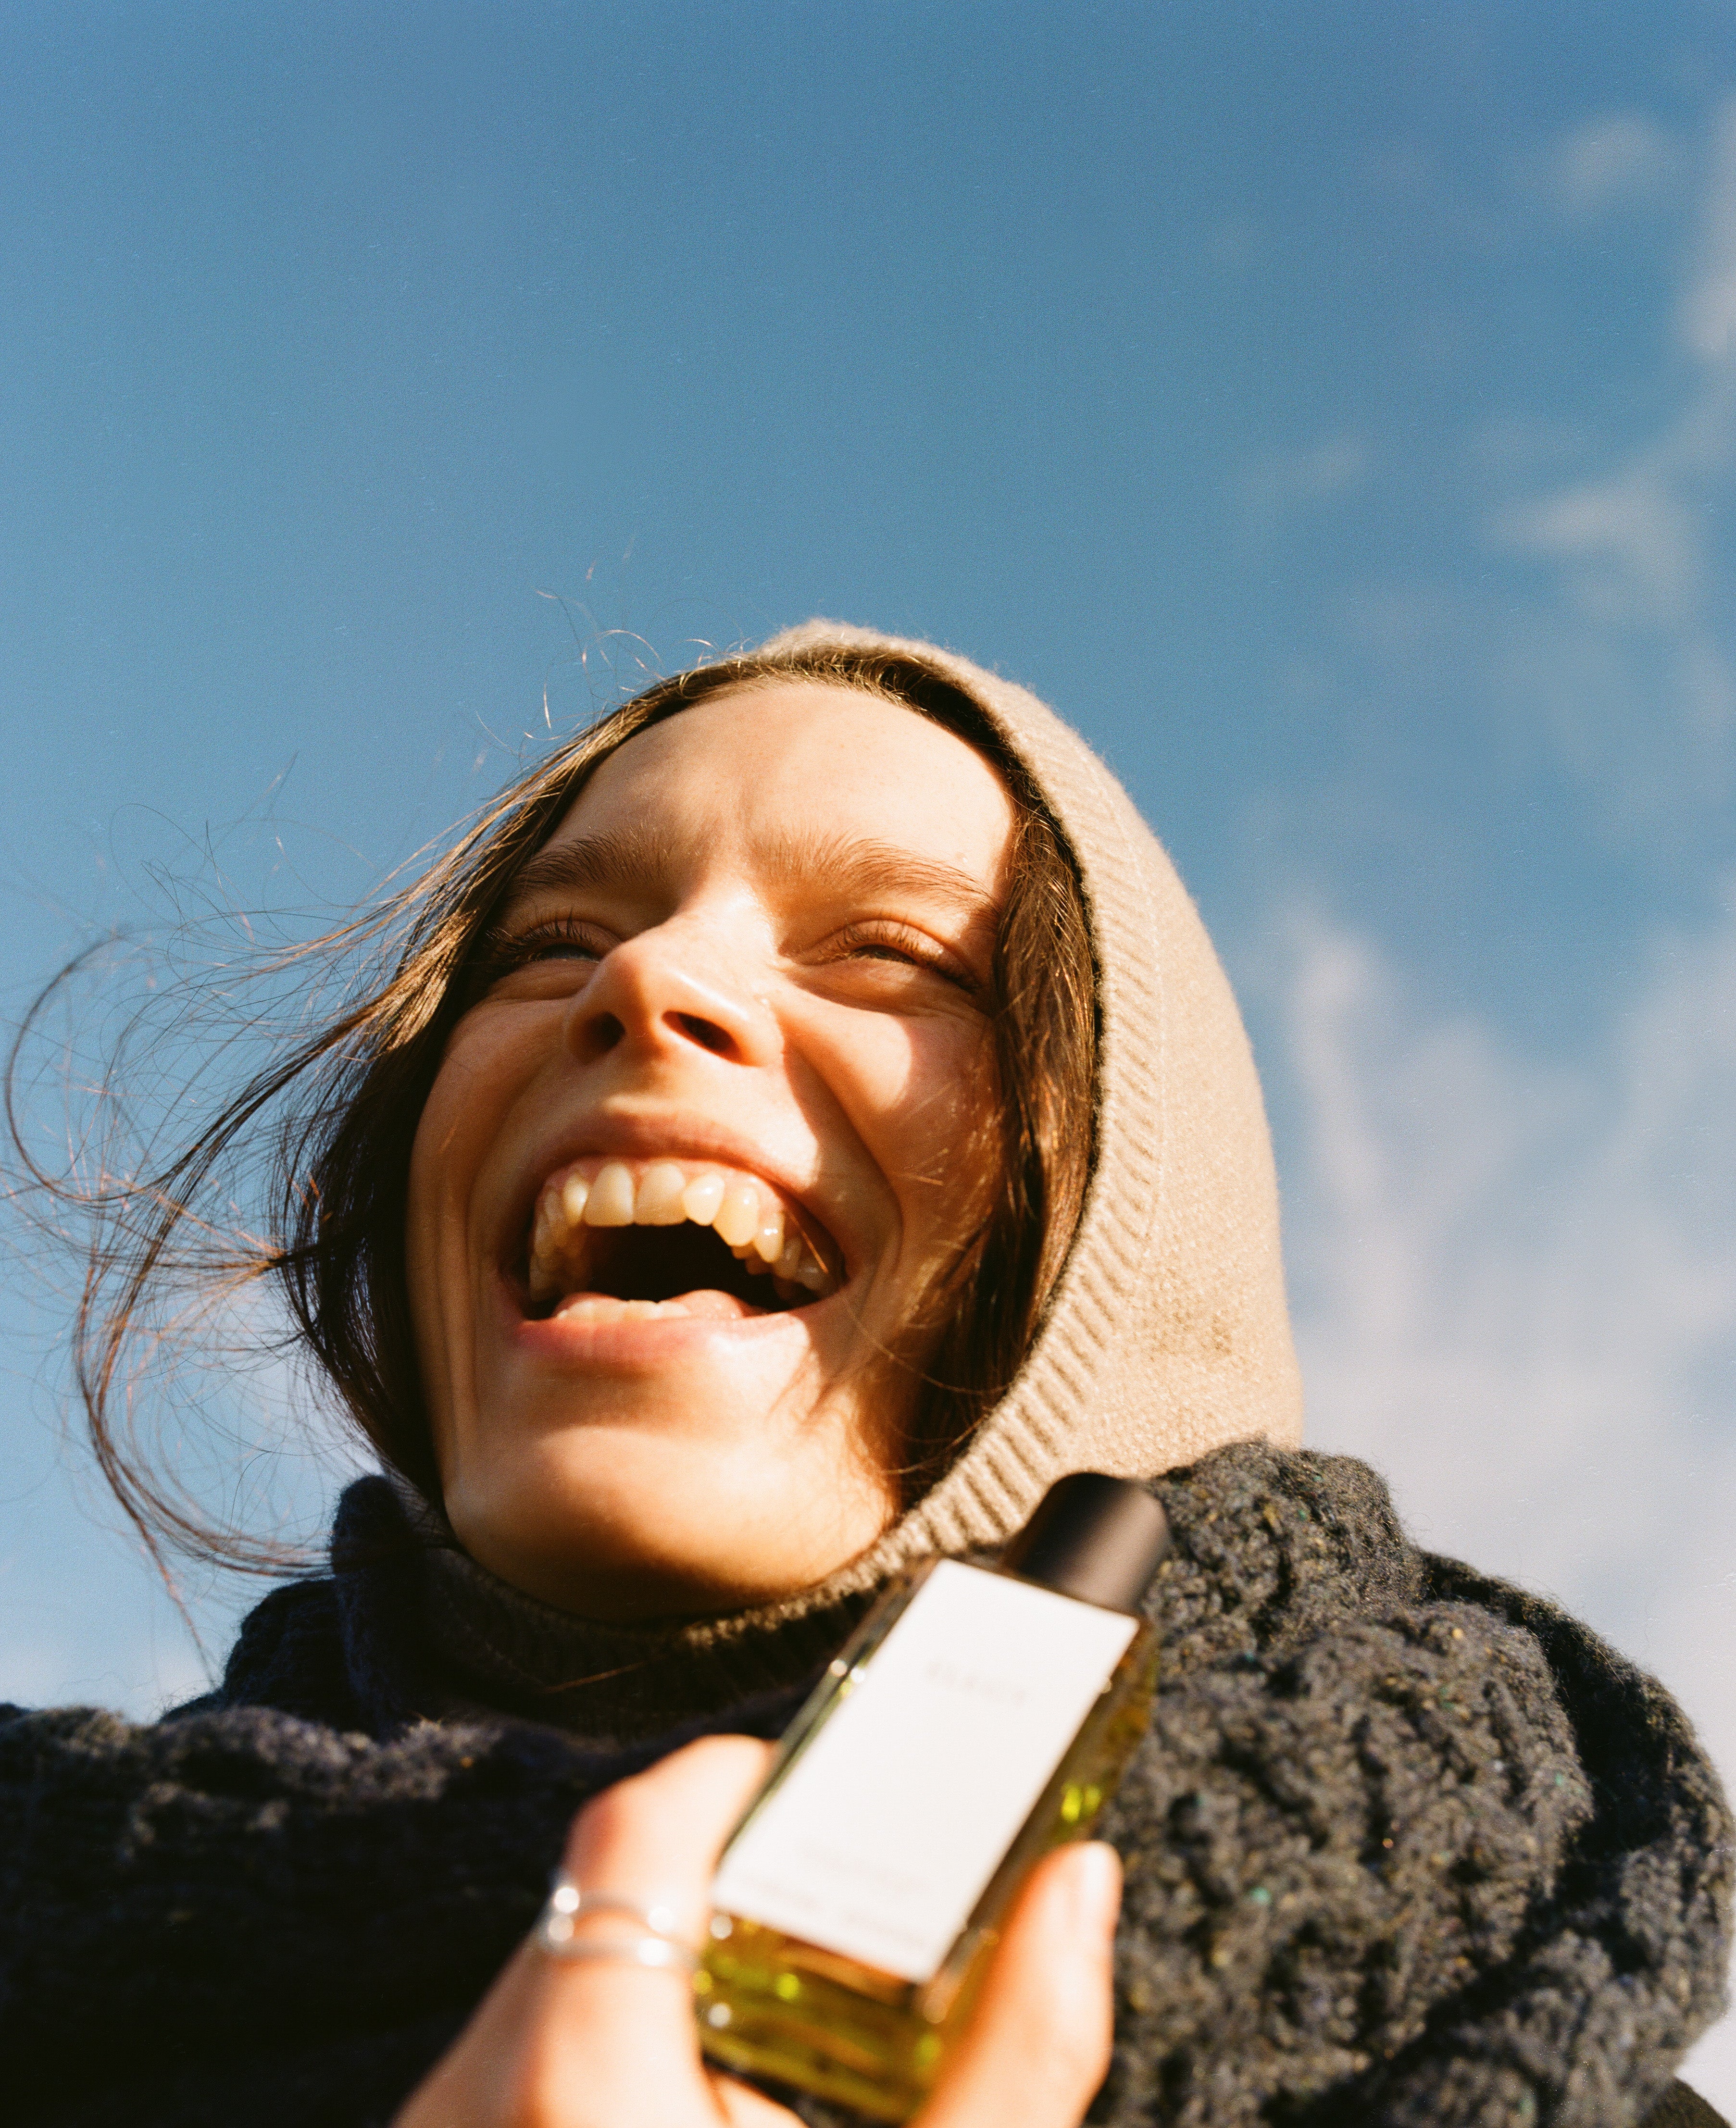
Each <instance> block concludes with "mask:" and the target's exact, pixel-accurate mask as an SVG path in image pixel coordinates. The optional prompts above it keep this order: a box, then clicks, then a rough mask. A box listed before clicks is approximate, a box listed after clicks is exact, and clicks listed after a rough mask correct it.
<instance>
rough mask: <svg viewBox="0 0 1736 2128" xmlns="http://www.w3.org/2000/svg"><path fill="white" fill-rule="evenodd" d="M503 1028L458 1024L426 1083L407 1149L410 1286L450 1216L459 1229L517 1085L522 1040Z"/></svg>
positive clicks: (434, 1249)
mask: <svg viewBox="0 0 1736 2128" xmlns="http://www.w3.org/2000/svg"><path fill="white" fill-rule="evenodd" d="M525 1046H526V1045H523V1044H515V1043H510V1042H508V1041H507V1040H505V1039H503V1038H502V1030H496V1029H492V1028H489V1027H488V1026H487V1025H481V1026H477V1027H471V1026H470V1025H468V1024H464V1025H461V1026H459V1028H457V1029H455V1030H454V1033H453V1036H452V1038H451V1040H450V1041H449V1043H448V1044H447V1047H446V1053H445V1056H444V1057H442V1058H441V1060H440V1070H439V1071H437V1072H436V1073H435V1079H434V1084H433V1085H432V1086H431V1087H430V1089H429V1090H428V1099H427V1100H426V1103H425V1104H424V1105H423V1109H422V1114H421V1122H420V1123H418V1124H417V1125H416V1138H415V1140H414V1142H413V1143H412V1144H411V1149H410V1182H409V1190H408V1196H407V1204H406V1231H407V1238H408V1243H409V1270H410V1277H411V1284H412V1287H413V1286H414V1285H415V1283H416V1280H417V1278H418V1276H419V1275H426V1273H427V1272H428V1271H430V1268H431V1266H432V1265H433V1262H434V1260H435V1255H436V1252H437V1247H438V1243H439V1242H440V1237H442V1235H443V1234H445V1233H447V1232H448V1231H449V1223H450V1222H453V1221H454V1220H455V1221H456V1227H455V1228H454V1229H453V1231H454V1233H456V1234H457V1235H459V1236H461V1235H462V1233H463V1218H462V1208H463V1206H464V1203H465V1201H466V1199H468V1195H469V1192H470V1190H471V1187H472V1185H473V1183H474V1181H475V1179H476V1174H477V1170H478V1166H479V1165H480V1162H481V1161H482V1159H483V1156H484V1154H485V1153H486V1152H487V1151H488V1147H490V1145H492V1143H494V1142H496V1140H497V1138H498V1136H499V1133H500V1128H501V1123H502V1119H503V1117H504V1116H505V1114H507V1110H508V1109H510V1107H511V1102H512V1099H513V1096H514V1095H515V1093H516V1091H517V1081H518V1079H519V1077H520V1076H521V1071H520V1070H519V1069H517V1068H515V1063H514V1058H515V1054H517V1055H521V1054H522V1052H523V1049H524V1047H525Z"/></svg>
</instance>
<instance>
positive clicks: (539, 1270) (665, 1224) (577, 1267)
mask: <svg viewBox="0 0 1736 2128" xmlns="http://www.w3.org/2000/svg"><path fill="white" fill-rule="evenodd" d="M525 1283H526V1289H527V1290H528V1293H529V1295H530V1313H531V1314H532V1315H534V1316H538V1317H541V1318H549V1317H551V1316H559V1317H561V1318H564V1319H565V1318H573V1319H576V1320H578V1321H587V1320H592V1321H618V1320H624V1319H625V1320H633V1319H636V1318H651V1317H656V1316H665V1315H676V1316H679V1315H749V1314H751V1315H766V1314H773V1313H778V1312H780V1311H782V1310H785V1309H794V1308H801V1307H806V1305H807V1304H808V1303H809V1302H811V1301H814V1300H819V1299H824V1298H825V1296H826V1295H827V1294H830V1293H835V1291H836V1290H838V1288H839V1285H841V1284H842V1283H843V1279H842V1275H841V1271H840V1268H839V1254H838V1250H837V1247H836V1245H835V1243H834V1242H832V1241H831V1239H830V1236H828V1235H826V1234H825V1233H823V1232H822V1231H820V1229H818V1228H816V1226H815V1224H814V1223H813V1222H812V1220H811V1218H809V1217H808V1215H806V1214H801V1215H799V1218H798V1215H797V1214H796V1213H795V1212H794V1211H793V1209H792V1208H791V1207H790V1206H788V1205H787V1204H786V1203H785V1201H784V1199H782V1197H780V1196H779V1195H778V1194H777V1192H776V1191H775V1190H773V1189H772V1188H771V1186H770V1185H768V1184H767V1183H765V1182H763V1181H762V1180H760V1179H759V1176H754V1175H749V1174H747V1173H745V1172H744V1171H742V1170H740V1169H739V1168H725V1167H718V1166H711V1165H703V1166H702V1165H701V1164H699V1163H698V1162H693V1163H691V1164H689V1163H685V1162H682V1161H673V1160H654V1161H622V1160H598V1159H595V1158H592V1159H587V1160H582V1161H576V1162H575V1163H574V1164H573V1166H570V1167H567V1168H563V1169H562V1170H561V1171H559V1173H558V1174H555V1175H553V1176H550V1177H549V1180H547V1181H546V1182H545V1184H544V1185H543V1187H542V1189H541V1190H540V1193H539V1195H538V1197H537V1200H536V1209H535V1213H534V1214H532V1218H531V1222H530V1237H529V1240H528V1242H527V1247H526V1271H525Z"/></svg>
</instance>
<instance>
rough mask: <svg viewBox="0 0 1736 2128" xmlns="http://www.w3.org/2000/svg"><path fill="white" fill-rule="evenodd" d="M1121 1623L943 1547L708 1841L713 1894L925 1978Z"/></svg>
mask: <svg viewBox="0 0 1736 2128" xmlns="http://www.w3.org/2000/svg"><path fill="white" fill-rule="evenodd" d="M1137 1624H1138V1622H1137V1621H1136V1620H1135V1619H1133V1618H1130V1617H1127V1616H1126V1615H1125V1613H1121V1612H1119V1611H1104V1610H1100V1609H1098V1608H1097V1607H1096V1605H1095V1604H1091V1603H1077V1602H1075V1601H1074V1599H1073V1598H1072V1597H1070V1596H1059V1595H1057V1594H1055V1593H1054V1592H1053V1590H1052V1589H1039V1588H1037V1587H1035V1586H1034V1585H1033V1584H1031V1583H1030V1582H1025V1581H1015V1580H1011V1579H1008V1578H1007V1577H1006V1575H998V1574H987V1573H984V1572H983V1571H982V1570H981V1569H980V1568H977V1567H974V1566H964V1565H960V1564H959V1563H958V1561H956V1560H942V1561H941V1562H940V1564H939V1565H938V1566H937V1567H935V1570H934V1571H933V1573H931V1574H930V1576H929V1578H928V1579H927V1580H926V1581H925V1582H924V1583H923V1584H922V1586H921V1588H920V1589H918V1590H917V1592H916V1595H915V1596H914V1597H913V1598H911V1603H910V1605H909V1608H907V1609H906V1612H905V1613H904V1615H903V1617H901V1618H900V1619H899V1621H898V1622H897V1625H895V1626H894V1627H893V1628H892V1632H890V1633H889V1634H888V1635H887V1637H886V1639H885V1640H884V1641H882V1643H881V1645H880V1646H879V1647H878V1649H877V1650H876V1651H875V1653H874V1655H873V1657H872V1658H871V1660H869V1662H868V1665H867V1667H866V1669H865V1670H863V1673H862V1674H861V1676H860V1677H859V1678H858V1680H857V1682H856V1684H855V1686H854V1689H853V1690H852V1691H851V1692H850V1693H849V1695H848V1697H847V1698H844V1699H843V1700H842V1701H841V1703H839V1704H838V1705H836V1706H835V1707H834V1708H833V1709H832V1711H831V1713H830V1716H829V1717H828V1718H827V1720H826V1721H825V1722H824V1723H823V1724H822V1725H821V1727H820V1730H819V1731H818V1732H817V1734H816V1736H814V1737H813V1738H812V1739H811V1741H810V1742H809V1744H808V1745H807V1747H806V1750H803V1751H802V1752H801V1755H800V1756H799V1757H798V1758H797V1760H796V1761H795V1763H794V1764H793V1765H792V1766H791V1768H790V1769H789V1771H788V1773H787V1774H786V1775H785V1777H784V1779H783V1781H782V1784H781V1785H780V1786H779V1788H778V1791H777V1793H775V1794H774V1795H773V1796H772V1797H771V1798H770V1799H769V1800H768V1802H767V1803H765V1804H764V1805H763V1807H761V1809H760V1810H759V1812H758V1814H757V1815H756V1816H755V1817H754V1820H753V1822H751V1823H750V1824H749V1826H747V1827H746V1828H745V1829H744V1831H743V1832H742V1833H741V1834H740V1836H739V1837H738V1838H737V1839H736V1840H735V1841H733V1842H732V1844H731V1845H730V1847H729V1849H728V1850H727V1851H726V1852H725V1855H724V1858H723V1861H722V1864H721V1866H720V1868H719V1869H718V1873H717V1880H716V1884H715V1885H714V1886H713V1888H712V1893H711V1899H712V1903H713V1905H714V1906H715V1907H716V1908H717V1909H718V1911H719V1912H724V1913H730V1914H736V1915H739V1916H740V1917H742V1918H743V1919H744V1920H746V1921H760V1922H763V1923H764V1924H765V1925H766V1926H768V1927H772V1928H777V1929H782V1931H784V1932H785V1933H786V1934H787V1935H789V1936H799V1937H801V1939H802V1940H803V1941H804V1942H806V1943H811V1944H816V1945H819V1946H820V1948H821V1949H822V1950H830V1951H835V1952H838V1953H839V1954H841V1955H844V1956H845V1957H848V1958H854V1959H858V1960H859V1961H860V1962H861V1963H862V1964H864V1965H873V1966H878V1968H879V1969H880V1970H881V1971H882V1972H885V1973H892V1974H897V1975H898V1976H899V1977H900V1978H901V1979H905V1980H916V1981H923V1980H927V1979H930V1978H932V1977H933V1975H934V1974H935V1970H936V1969H937V1968H938V1967H939V1964H940V1962H941V1960H942V1959H944V1957H945V1955H946V1954H947V1952H948V1951H949V1950H950V1949H951V1947H952V1945H953V1944H954V1941H955V1940H956V1939H957V1938H958V1934H959V1932H960V1931H961V1930H962V1929H963V1926H964V1924H965V1922H966V1921H968V1919H969V1918H970V1916H971V1912H972V1910H973V1908H974V1907H975V1906H976V1903H977V1900H978V1899H979V1898H981V1897H982V1893H983V1891H984V1889H985V1888H986V1887H987V1883H988V1881H989V1879H990V1878H991V1877H992V1876H993V1874H995V1871H996V1869H997V1868H998V1867H999V1865H1000V1862H1001V1857H1002V1855H1005V1854H1006V1850H1007V1849H1008V1848H1009V1847H1010V1846H1011V1845H1012V1843H1013V1841H1014V1840H1015V1837H1016V1836H1017V1835H1018V1832H1019V1829H1020V1826H1022V1825H1023V1824H1024V1822H1025V1819H1026V1818H1027V1817H1030V1812H1031V1808H1032V1806H1033V1805H1034V1803H1035V1802H1036V1800H1037V1798H1038V1797H1039V1796H1040V1795H1041V1794H1042V1793H1043V1791H1044V1788H1045V1787H1046V1786H1047V1785H1048V1784H1049V1780H1050V1779H1051V1778H1052V1777H1053V1774H1054V1771H1055V1769H1056V1767H1057V1766H1058V1765H1059V1764H1060V1762H1061V1760H1062V1757H1063V1754H1064V1753H1065V1752H1066V1750H1067V1748H1068V1745H1069V1744H1071V1743H1072V1741H1073V1738H1074V1736H1076V1735H1077V1733H1078V1731H1079V1727H1080V1725H1081V1723H1082V1722H1083V1721H1084V1719H1085V1717H1086V1716H1087V1713H1089V1712H1090V1711H1091V1707H1092V1702H1093V1701H1094V1700H1095V1699H1096V1697H1097V1695H1098V1693H1100V1692H1101V1690H1102V1689H1103V1687H1104V1685H1105V1684H1106V1683H1107V1682H1108V1680H1109V1678H1110V1675H1111V1672H1112V1671H1113V1670H1114V1669H1115V1665H1116V1663H1117V1662H1119V1661H1120V1658H1121V1656H1122V1655H1123V1654H1124V1653H1125V1651H1126V1648H1127V1645H1128V1643H1129V1641H1131V1640H1132V1638H1133V1636H1134V1632H1135V1631H1136V1629H1137Z"/></svg>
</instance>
